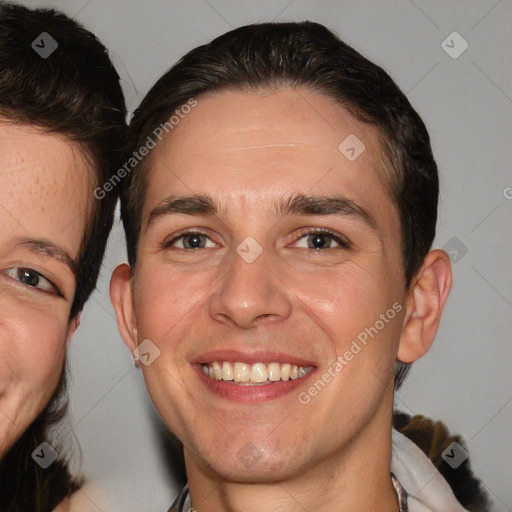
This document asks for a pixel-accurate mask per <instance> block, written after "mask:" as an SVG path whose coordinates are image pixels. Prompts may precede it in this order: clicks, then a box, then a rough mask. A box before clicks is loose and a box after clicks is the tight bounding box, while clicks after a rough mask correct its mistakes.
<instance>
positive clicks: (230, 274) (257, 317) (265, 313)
mask: <svg viewBox="0 0 512 512" xmlns="http://www.w3.org/2000/svg"><path fill="white" fill-rule="evenodd" d="M291 309H292V293H291V291H290V290H289V288H287V286H286V285H285V284H284V283H283V281H282V280H281V279H280V278H279V269H278V265H277V264H276V263H275V262H274V265H273V263H272V259H271V258H270V257H267V255H266V254H265V251H263V252H262V253H261V254H260V255H259V256H258V257H257V258H256V259H255V260H254V261H252V262H251V261H250V259H244V257H243V253H242V256H240V254H239V253H237V254H235V255H234V257H233V260H232V262H231V263H230V266H229V268H228V269H227V271H226V274H225V276H224V277H223V278H222V279H221V282H220V283H219V284H218V285H217V287H216V288H215V290H214V291H213V293H212V295H211V298H210V304H209V312H210V315H211V317H212V318H214V319H215V320H217V321H220V322H224V323H232V324H235V325H236V326H238V327H240V328H243V329H249V328H251V327H253V326H256V325H258V324H260V323H261V322H263V321H271V320H285V319H287V318H288V317H289V316H290V314H291Z"/></svg>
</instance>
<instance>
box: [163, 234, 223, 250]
mask: <svg viewBox="0 0 512 512" xmlns="http://www.w3.org/2000/svg"><path fill="white" fill-rule="evenodd" d="M208 241H209V242H210V245H208V246H207V243H208ZM164 247H165V248H168V247H176V248H178V249H205V248H208V247H215V244H214V243H213V242H212V241H211V240H209V238H208V236H207V235H205V234H203V233H185V234H183V235H180V236H177V237H176V238H173V239H172V240H170V241H169V242H165V244H164Z"/></svg>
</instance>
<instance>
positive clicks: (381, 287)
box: [111, 88, 451, 512]
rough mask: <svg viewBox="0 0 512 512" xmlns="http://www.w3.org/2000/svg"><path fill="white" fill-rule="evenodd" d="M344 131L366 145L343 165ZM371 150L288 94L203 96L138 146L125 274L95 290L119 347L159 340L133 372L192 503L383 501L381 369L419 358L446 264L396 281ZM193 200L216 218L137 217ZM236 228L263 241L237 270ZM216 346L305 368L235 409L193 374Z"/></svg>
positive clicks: (389, 395)
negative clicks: (105, 294)
mask: <svg viewBox="0 0 512 512" xmlns="http://www.w3.org/2000/svg"><path fill="white" fill-rule="evenodd" d="M350 134H356V135H357V137H358V138H359V139H360V140H361V141H363V142H364V144H365V147H366V149H365V151H364V152H363V153H362V154H361V155H360V156H359V158H357V159H356V160H355V161H349V160H348V159H347V158H346V157H345V156H344V155H343V154H342V153H341V152H340V151H339V149H338V146H339V144H340V143H341V142H342V141H343V140H344V139H345V138H346V137H347V136H348V135H350ZM380 155H381V146H380V143H379V138H378V132H377V131H376V129H375V128H373V127H371V126H369V125H365V124H363V123H361V122H359V121H357V120H356V119H355V118H353V117H352V116H351V115H350V114H349V113H348V112H347V111H346V110H345V109H344V108H343V107H341V106H340V105H338V104H337V103H335V102H334V101H333V100H331V99H330V98H327V97H325V96H322V95H320V94H318V93H316V92H312V91H308V90H304V89H298V90H292V89H286V88H282V89H277V90H273V91H269V90H266V91H258V92H256V91H255V92H247V91H245V92H236V91H221V92H218V93H215V94H209V95H205V96H201V97H199V98H198V105H197V107H195V108H194V109H193V110H192V112H191V113H190V114H189V115H188V116H187V117H186V118H185V119H184V120H182V121H181V122H180V124H179V125H178V126H177V127H175V129H174V130H173V131H172V132H171V133H170V135H169V136H168V137H167V138H166V139H164V140H163V141H162V143H160V144H159V145H158V146H157V147H156V149H154V150H153V152H152V155H151V163H150V171H149V172H150V175H149V181H148V189H147V194H146V200H145V206H144V211H143V222H144V224H143V228H142V232H141V237H140V242H139V248H138V262H137V266H136V269H135V273H134V275H133V276H132V273H131V270H130V268H129V267H128V266H127V265H121V266H119V267H118V268H117V269H116V271H115V273H114V276H113V278H112V284H111V298H112V302H113V304H114V307H115V309H116V313H117V315H118V321H119V327H120V332H121V334H122V336H123V339H124V341H125V343H126V344H127V345H128V347H129V348H130V350H131V351H133V350H134V349H135V348H136V347H137V345H138V344H139V343H141V342H142V341H143V340H145V339H150V340H151V341H152V342H153V343H154V344H155V345H156V346H157V347H158V348H159V350H160V356H159V357H158V358H157V359H156V360H155V361H154V362H153V363H152V364H151V365H149V366H144V365H141V367H142V370H143V372H144V378H145V382H146V385H147V388H148V391H149V394H150V396H151V398H152V400H153V402H154V404H155V406H156V408H157V410H158V412H159V414H160V415H161V417H162V418H163V420H164V421H165V422H166V423H167V425H168V426H169V428H170V429H171V430H172V431H173V432H174V433H175V434H176V435H177V436H178V438H179V439H180V440H181V441H182V442H183V443H184V449H185V460H186V465H187V475H188V478H189V485H190V489H191V495H192V505H193V506H194V508H195V509H197V510H199V511H200V512H207V511H210V510H211V511H214V510H217V511H218V510H233V511H234V510H270V509H272V510H283V511H284V510H303V509H305V510H317V511H323V510H344V511H345V510H386V511H396V510H397V509H398V503H397V499H396V495H395V493H394V491H393V488H392V486H391V480H390V476H389V460H390V432H391V416H392V406H393V376H394V368H395V362H396V359H397V357H398V358H400V359H402V360H403V361H408V362H410V361H413V360H416V359H417V358H418V357H421V355H423V354H424V353H425V352H426V351H427V350H428V348H429V346H430V344H431V342H432V341H433V339H434V336H435V332H436V330H437V325H438V322H439V318H440V314H441V310H442V307H443V305H444V301H445V300H446V297H447V294H448V291H449V288H450V283H451V277H450V276H451V274H450V264H449V259H448V258H447V256H446V255H445V254H444V253H443V252H442V251H433V252H431V253H430V254H429V256H428V257H427V259H426V261H425V266H424V267H423V268H422V269H421V271H420V273H419V274H418V279H417V280H416V281H415V282H414V284H413V286H412V287H411V289H410V290H406V289H405V286H404V277H403V266H402V263H401V251H400V230H399V227H398V226H399V217H398V213H397V210H396V207H395V206H394V204H393V202H392V200H391V198H390V195H389V193H388V191H387V189H386V186H385V184H384V179H383V175H384V170H383V169H382V168H381V167H380V163H379V162H380V160H381V158H380ZM193 194H208V195H210V196H211V197H212V198H213V200H214V202H215V203H216V204H217V205H218V209H219V213H218V215H190V214H174V215H162V216H159V217H158V218H155V219H154V220H153V221H152V222H151V223H149V224H148V222H147V221H148V218H149V216H150V214H151V212H152V211H153V210H154V209H155V208H157V207H161V206H162V205H163V204H165V200H166V198H168V197H169V196H171V195H172V196H188V195H193ZM293 194H304V195H307V196H322V197H325V196H329V197H332V196H341V197H344V198H346V199H349V200H351V201H353V202H354V203H356V204H357V205H358V206H359V207H360V208H362V209H364V210H365V211H366V212H367V214H368V216H369V217H370V218H371V219H373V223H374V225H373V226H372V225H370V224H369V223H368V222H365V221H364V220H363V219H362V218H361V217H359V216H357V215H353V214H352V215H322V216H319V215H311V214H309V215H304V214H301V215H296V214H288V215H284V216H283V215H280V214H279V212H278V211H276V209H275V203H276V202H277V201H278V200H280V199H281V198H283V197H287V196H290V195H293ZM186 228H187V229H188V228H200V229H201V230H203V231H204V232H205V233H206V238H203V240H204V243H205V247H204V248H201V249H185V248H184V247H185V246H184V245H183V242H184V241H186V240H185V239H183V238H181V239H178V240H175V241H174V242H173V240H174V239H175V238H176V237H177V236H179V235H180V234H181V233H180V231H181V230H183V229H186ZM314 228H323V229H328V230H330V231H332V232H333V233H334V235H335V236H338V237H340V238H341V239H342V240H344V241H349V245H348V247H344V246H342V245H339V244H337V243H336V242H335V241H334V240H333V239H329V238H328V237H327V238H325V239H324V240H325V241H326V242H327V245H328V244H329V241H330V243H331V246H330V247H329V245H328V248H322V249H314V248H313V249H310V248H308V242H309V243H310V242H311V240H312V239H313V238H314V234H312V235H311V233H310V231H311V229H314ZM248 236H251V237H253V238H254V239H255V240H256V241H257V242H258V244H259V245H260V246H261V248H262V249H263V252H262V253H261V255H259V256H258V258H257V259H255V260H254V261H253V262H252V263H247V262H246V261H245V260H244V259H243V258H242V257H241V256H240V255H239V254H238V253H237V252H236V249H237V247H238V246H239V245H240V244H241V243H242V242H243V241H244V240H245V239H246V237H248ZM171 242H172V243H171ZM242 246H243V245H242ZM393 304H398V305H400V306H401V308H400V309H401V310H400V311H399V312H398V313H397V314H396V315H395V316H394V318H393V319H392V320H389V322H387V323H386V324H385V327H384V328H382V329H381V330H380V331H379V332H378V334H377V335H376V336H375V337H373V338H372V339H370V341H369V343H368V344H367V345H366V346H364V347H363V348H362V350H361V351H360V352H359V353H358V354H357V355H355V356H354V357H353V358H352V359H351V360H350V361H349V362H348V364H346V366H344V368H343V370H342V371H339V372H337V373H335V375H336V376H335V377H334V378H332V379H331V381H330V382H329V384H328V385H326V386H325V387H324V388H323V389H322V390H321V392H319V393H318V394H317V395H316V396H315V397H313V398H311V400H310V401H309V403H308V404H303V403H300V402H299V400H298V395H299V393H300V392H304V391H307V390H308V389H309V388H310V386H312V385H313V383H314V382H315V381H316V380H317V379H319V378H321V377H322V375H323V374H325V373H326V372H328V371H329V368H332V367H333V365H334V364H335V362H336V358H337V357H340V356H341V357H343V355H344V354H345V352H346V351H347V350H349V349H350V347H351V343H352V341H353V340H355V339H356V338H357V336H358V334H360V333H361V332H362V331H364V329H365V328H368V327H370V326H374V325H375V323H376V321H377V320H379V318H380V315H382V314H385V313H386V311H387V310H389V309H390V308H391V307H392V305H393ZM215 349H217V350H221V349H230V350H235V351H237V352H240V353H241V354H251V353H253V352H255V351H263V352H264V353H265V354H267V355H268V359H270V360H272V353H276V352H279V353H281V354H285V356H286V355H288V356H294V357H299V358H302V359H305V360H306V361H308V362H310V363H312V364H313V365H314V367H315V370H314V372H313V373H312V374H310V375H309V376H308V377H306V378H304V379H303V381H302V382H301V383H300V384H299V387H298V388H296V389H294V391H292V392H290V393H288V394H286V395H284V396H280V397H277V398H275V399H273V400H266V401H256V402H254V403H246V402H239V401H235V400H231V399H228V398H225V397H223V396H219V395H218V394H216V393H213V392H212V391H211V390H210V388H208V386H206V385H205V384H204V382H203V381H202V380H201V378H200V377H199V376H198V372H196V370H195V369H194V366H193V364H192V363H194V362H196V361H197V360H198V359H201V356H202V354H205V353H206V352H208V351H210V350H215ZM284 359H286V357H284ZM234 360H235V361H236V360H239V361H244V359H243V358H242V356H240V358H236V357H235V358H234ZM274 360H276V359H274ZM277 360H278V361H279V359H277ZM282 362H286V361H282ZM244 454H245V455H248V456H249V460H250V462H249V463H247V457H245V458H244V457H243V456H242V455H244ZM253 483H258V484H259V485H256V486H255V485H248V484H253ZM315 490H318V492H317V493H316V492H315ZM333 507H334V508H333Z"/></svg>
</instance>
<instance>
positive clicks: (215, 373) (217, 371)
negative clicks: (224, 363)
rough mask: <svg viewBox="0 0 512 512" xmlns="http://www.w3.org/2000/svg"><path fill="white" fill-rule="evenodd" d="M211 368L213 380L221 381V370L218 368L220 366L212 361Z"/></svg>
mask: <svg viewBox="0 0 512 512" xmlns="http://www.w3.org/2000/svg"><path fill="white" fill-rule="evenodd" d="M212 368H213V376H214V377H215V379H217V380H221V379H222V368H221V367H220V364H219V363H217V361H214V362H213V363H212Z"/></svg>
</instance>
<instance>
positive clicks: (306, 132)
mask: <svg viewBox="0 0 512 512" xmlns="http://www.w3.org/2000/svg"><path fill="white" fill-rule="evenodd" d="M302 96H304V98H303V97H302ZM282 99H283V102H281V100H282ZM291 103H293V105H295V110H293V109H292V110H290V109H289V108H288V107H289V105H290V104H291ZM283 105H284V108H282V106H283ZM333 107H334V108H336V109H338V111H336V112H334V111H333ZM284 113H287V114H288V115H284ZM269 119H271V120H272V122H269ZM354 131H357V136H356V135H355V134H354V133H353V132H354ZM350 137H353V138H354V137H355V138H356V140H358V141H359V142H360V146H358V147H356V148H355V149H354V151H356V150H357V151H358V152H359V153H360V154H358V155H356V156H357V158H349V157H352V156H353V155H352V154H350V152H349V153H344V152H343V151H345V149H346V148H344V147H342V143H343V141H344V140H346V139H347V138H348V139H349V140H350ZM362 147H363V148H364V150H363V151H361V148H362ZM348 149H349V150H350V149H351V148H348ZM381 162H382V155H381V144H380V139H379V136H378V132H377V130H376V129H375V128H374V127H372V126H370V125H367V124H363V123H361V122H360V121H358V120H357V119H355V118H354V117H353V116H352V115H351V114H349V113H348V112H347V111H346V110H345V109H344V108H343V107H341V106H340V105H338V104H336V103H335V102H334V100H332V99H330V98H327V97H325V96H322V95H320V94H318V93H314V92H311V91H308V90H300V91H299V92H297V91H295V90H291V89H285V90H279V91H275V92H274V93H273V94H272V95H267V96H261V95H252V94H250V93H245V92H236V91H235V92H234V91H224V92H221V93H216V94H210V95H207V96H205V98H203V99H202V97H199V99H198V105H197V107H195V109H193V110H192V111H191V112H190V114H188V115H187V116H186V117H185V118H184V119H183V120H182V121H181V122H180V123H179V124H178V126H176V127H175V128H174V129H173V130H172V131H171V132H170V134H169V136H167V137H166V138H164V139H163V140H162V142H160V143H159V144H158V145H157V147H156V148H155V149H154V150H153V153H152V155H151V160H150V164H149V165H148V167H147V172H148V173H149V180H148V188H147V196H146V204H145V208H144V209H145V213H146V215H145V218H146V219H147V215H148V214H149V211H150V210H151V209H153V208H155V207H156V206H158V204H159V203H161V202H162V201H163V200H164V199H165V198H166V197H167V196H170V195H175V194H176V195H181V196H186V195H201V194H208V195H210V196H212V197H216V198H217V200H216V204H217V207H218V208H222V206H223V204H225V203H226V202H229V201H230V198H233V197H236V198H237V201H238V202H239V203H240V202H241V201H242V198H246V199H245V201H253V202H257V201H261V204H262V205H263V204H264V203H268V202H269V201H276V200H278V198H280V197H285V196H286V195H288V196H289V195H292V194H294V193H298V194H305V193H307V192H308V191H312V190H313V189H314V194H312V195H317V196H327V195H332V194H334V195H336V194H338V195H342V196H344V197H346V198H354V197H357V196H361V195H362V194H363V195H371V194H372V193H374V192H375V189H376V187H382V180H381V176H380V175H381V172H382V171H381V169H380V167H381ZM386 193H387V192H386ZM221 197H224V200H221ZM147 203H150V204H149V205H148V204H147ZM267 207H268V204H267Z"/></svg>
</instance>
